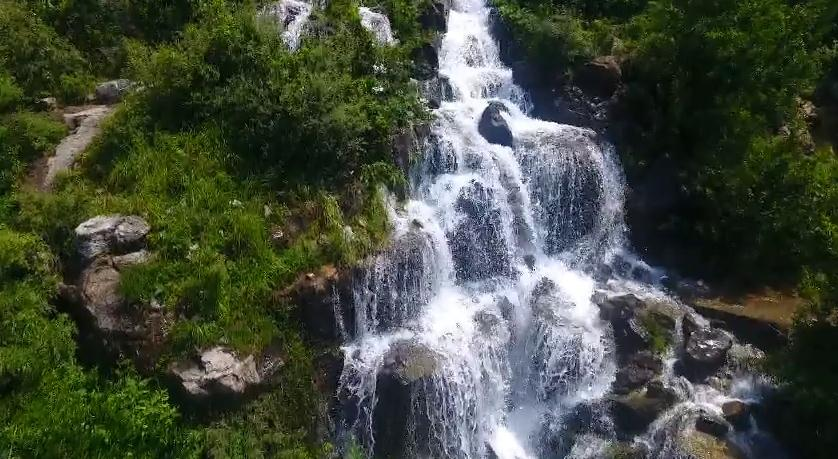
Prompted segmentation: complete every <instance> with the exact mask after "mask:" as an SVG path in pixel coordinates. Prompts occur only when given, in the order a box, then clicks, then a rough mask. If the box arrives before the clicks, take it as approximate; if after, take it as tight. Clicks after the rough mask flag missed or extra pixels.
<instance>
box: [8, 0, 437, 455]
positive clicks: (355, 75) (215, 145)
mask: <svg viewBox="0 0 838 459" xmlns="http://www.w3.org/2000/svg"><path fill="white" fill-rule="evenodd" d="M161 3H162V4H161ZM394 5H395V3H394ZM399 5H400V6H399V8H402V9H404V11H408V13H405V16H404V20H403V25H402V27H404V29H403V30H404V31H405V34H406V36H408V35H409V34H415V36H416V37H418V36H419V35H420V33H419V32H418V29H416V30H413V29H410V26H409V24H408V23H409V22H410V21H415V19H416V14H415V11H416V6H415V5H413V6H411V4H409V3H407V2H404V3H403V4H399ZM410 11H413V12H412V13H411V12H410ZM256 13H257V9H256V7H255V5H254V4H252V3H250V2H238V1H229V2H225V1H222V0H212V1H206V2H204V1H201V2H198V1H191V0H174V1H167V2H157V1H115V2H112V1H104V0H70V1H62V2H43V1H39V0H38V1H36V0H31V1H28V2H13V1H9V0H0V170H2V173H0V415H2V416H3V418H4V419H5V421H6V422H4V423H3V426H2V427H0V455H3V457H6V456H9V457H35V456H37V457H67V456H84V457H114V456H125V455H132V456H139V457H184V456H189V457H192V456H195V457H198V456H200V457H275V456H279V457H289V458H309V457H323V456H327V455H329V454H331V453H330V446H329V445H323V444H321V442H322V441H323V439H322V438H319V437H318V436H317V431H318V429H319V428H320V426H322V423H323V419H321V418H320V416H321V415H322V413H323V412H324V409H323V406H322V404H323V403H325V402H324V400H321V396H320V395H318V393H317V391H316V389H315V387H314V383H313V381H312V378H313V375H314V374H315V373H316V371H315V367H314V365H315V364H314V362H315V357H316V354H317V353H319V352H322V351H323V349H313V348H312V347H311V344H310V342H309V341H308V340H307V337H306V335H305V332H304V330H303V329H302V327H301V326H300V325H299V324H298V323H297V322H296V320H295V318H294V317H295V315H294V307H295V306H294V305H287V304H281V303H280V302H278V301H277V300H276V299H275V295H274V292H276V291H280V290H282V289H283V288H284V287H286V286H287V285H289V284H290V283H291V282H292V281H293V280H294V279H295V278H296V276H297V275H298V274H299V273H300V272H307V271H309V270H315V269H316V268H318V267H319V266H322V265H324V264H337V265H341V264H348V263H352V262H354V261H356V260H358V259H359V258H361V257H363V256H365V255H366V254H368V253H369V252H370V251H372V250H375V249H377V248H378V247H380V245H381V244H382V243H383V242H384V241H385V240H386V236H387V234H388V231H389V226H388V221H387V215H386V209H385V207H384V205H385V204H384V196H383V195H382V192H381V186H387V187H389V188H390V189H392V190H398V189H399V187H401V186H403V181H404V179H403V177H402V176H401V172H399V171H397V170H396V169H395V168H394V166H392V165H391V164H392V161H391V159H390V158H391V156H390V155H391V139H392V137H393V136H394V135H395V134H396V132H397V131H398V130H400V129H403V128H406V127H407V126H408V125H409V124H410V123H411V122H412V121H413V120H415V119H417V118H419V117H422V116H424V115H423V111H422V109H421V108H420V106H419V105H418V101H417V100H416V97H415V89H414V88H413V87H412V86H411V85H410V82H409V78H408V73H409V71H410V63H409V60H408V59H407V56H408V54H409V51H410V46H407V45H405V46H399V47H394V48H386V49H385V48H382V47H379V46H376V45H375V43H374V42H373V40H372V37H371V36H370V35H369V34H368V33H367V32H366V31H365V30H364V29H363V28H361V26H360V23H359V22H358V15H357V4H355V3H353V2H349V1H343V2H341V1H334V2H330V6H329V8H328V9H326V10H325V11H318V12H316V13H315V15H314V17H313V20H314V21H315V22H316V23H317V26H318V27H321V28H322V30H324V31H326V32H325V33H323V34H322V36H321V37H319V38H318V39H316V40H314V39H306V40H304V43H303V45H302V47H301V48H300V49H299V51H298V52H296V53H289V52H288V51H287V50H286V48H285V46H284V44H283V43H282V41H281V40H280V37H279V36H278V34H277V30H276V25H275V24H272V23H268V21H267V20H264V19H260V18H259V17H258V16H257V14H256ZM417 40H418V38H417ZM406 41H411V40H410V39H408V40H406ZM381 69H384V70H383V71H382V70H381ZM93 75H96V76H97V77H98V78H102V79H105V78H115V77H119V76H122V77H128V78H130V79H132V80H133V81H136V82H137V83H138V84H139V85H140V86H141V87H142V88H143V90H142V91H139V92H137V93H135V94H133V95H132V96H130V97H129V98H128V100H126V101H125V102H123V103H122V105H121V106H120V107H119V109H118V110H117V112H116V113H115V114H114V115H112V116H111V117H110V119H109V120H108V121H107V122H106V125H105V127H104V130H103V133H102V135H101V136H100V137H99V139H98V140H97V141H96V142H94V144H93V145H91V147H90V148H89V149H88V150H87V152H86V153H85V155H84V156H83V158H82V160H81V162H80V164H79V167H78V168H76V169H74V170H73V171H72V172H70V173H68V174H65V175H64V176H63V177H61V178H60V180H59V181H58V183H57V184H56V187H55V190H54V191H52V192H50V193H42V192H38V191H35V190H32V189H30V187H29V186H27V185H26V177H25V175H26V171H27V169H28V167H30V166H31V164H32V162H33V161H35V160H36V159H38V158H40V157H41V156H42V155H43V153H45V152H48V151H50V150H51V149H52V148H53V147H54V146H55V144H56V143H57V142H58V141H59V140H60V139H61V138H62V137H63V136H64V135H66V127H64V125H63V123H61V122H59V121H58V120H60V116H58V115H57V114H51V113H45V112H42V111H40V110H43V108H41V107H42V104H41V103H40V102H39V101H38V99H40V98H43V97H47V96H53V97H56V98H58V100H59V103H60V104H70V103H77V102H81V101H83V100H84V99H85V97H86V96H87V95H88V94H89V93H90V91H91V88H92V82H94V81H96V79H95V78H94V77H93ZM108 213H123V214H135V215H140V216H142V217H143V218H144V219H146V220H147V221H148V222H149V223H150V225H151V227H152V232H151V234H150V236H149V239H150V240H149V248H150V249H151V250H152V251H153V252H154V254H155V256H154V258H153V260H152V261H151V262H150V263H149V264H147V265H141V266H138V267H135V268H133V269H131V270H128V271H126V272H125V273H124V274H123V277H122V282H121V289H122V292H123V294H124V295H125V296H126V298H128V300H129V301H131V302H132V303H133V304H136V305H137V307H146V306H147V305H150V304H151V303H152V302H154V303H157V304H161V305H163V307H164V308H165V309H166V310H168V311H171V312H172V313H173V315H174V316H175V317H177V318H178V320H177V321H176V322H175V323H174V324H173V326H172V328H171V330H169V335H168V339H167V341H166V343H165V348H164V349H163V355H162V357H161V358H160V360H159V361H158V362H157V367H156V370H154V371H153V372H152V373H150V374H144V375H140V374H137V373H136V371H135V370H132V369H131V365H130V363H125V364H124V365H119V366H117V367H110V366H107V365H105V366H103V367H102V368H89V367H86V366H83V365H82V364H80V363H79V360H77V356H76V343H75V335H76V333H77V332H76V330H75V325H74V324H73V322H72V321H71V320H70V319H69V318H68V317H67V316H66V315H65V314H63V313H61V312H59V311H58V310H56V308H55V307H54V306H53V305H54V304H56V296H57V291H56V286H57V284H58V282H59V280H60V279H61V276H62V273H63V272H64V269H65V268H66V267H67V266H68V265H69V263H70V262H71V260H72V257H73V251H74V248H73V229H74V228H75V227H76V226H77V225H78V224H79V223H80V222H82V221H84V220H86V219H88V218H90V217H92V216H95V215H100V214H108ZM219 343H221V344H225V345H227V346H230V347H232V348H234V349H236V350H237V351H239V352H241V353H257V352H259V351H261V350H262V349H264V348H265V347H267V346H269V345H270V346H278V347H279V349H280V353H281V355H282V356H283V360H284V361H285V366H284V367H283V369H282V371H281V374H280V375H279V381H278V384H277V385H276V387H275V388H273V389H272V390H270V391H269V392H267V393H264V394H262V395H260V396H259V397H257V398H256V399H254V400H252V401H250V402H248V403H246V404H245V405H244V406H242V407H241V408H240V409H237V410H233V411H228V412H212V413H206V414H204V413H191V412H184V413H181V412H180V410H178V409H177V406H176V405H175V404H174V403H173V402H171V401H170V400H169V398H168V395H167V391H166V390H165V389H164V387H163V385H162V378H161V376H162V374H163V371H164V370H165V368H166V366H167V365H168V363H169V362H171V361H173V360H174V359H178V358H182V357H183V356H185V355H188V354H190V353H191V352H193V351H194V350H195V349H199V348H202V347H205V346H210V345H216V344H219ZM56 419H61V420H62V422H60V423H57V422H55V420H56Z"/></svg>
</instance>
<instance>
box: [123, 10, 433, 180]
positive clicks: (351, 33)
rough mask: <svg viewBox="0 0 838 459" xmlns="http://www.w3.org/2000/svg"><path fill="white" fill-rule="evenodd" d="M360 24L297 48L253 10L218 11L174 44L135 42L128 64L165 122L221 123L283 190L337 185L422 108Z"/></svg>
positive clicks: (378, 156)
mask: <svg viewBox="0 0 838 459" xmlns="http://www.w3.org/2000/svg"><path fill="white" fill-rule="evenodd" d="M361 30H362V29H361V28H360V24H358V23H357V22H353V23H350V24H349V25H342V26H340V27H336V30H335V32H334V35H333V36H329V37H326V38H324V39H321V40H316V41H308V42H306V44H304V46H303V48H302V49H300V50H299V51H298V52H297V53H294V54H291V53H288V52H287V51H286V50H285V47H284V45H283V44H282V43H281V40H280V38H279V37H278V36H277V34H276V33H275V30H274V29H272V28H271V29H266V28H264V27H261V26H260V24H259V22H258V21H256V19H254V13H253V11H252V10H246V9H245V10H243V11H239V12H235V13H234V12H230V11H229V10H226V9H224V8H216V9H211V10H208V11H205V12H204V15H203V16H202V20H201V22H200V26H198V25H191V26H189V27H187V28H186V30H185V32H184V36H183V39H182V40H181V41H180V42H178V44H177V45H172V46H169V45H167V46H163V47H161V48H160V49H159V50H157V51H155V52H150V51H149V50H143V49H136V48H135V49H134V50H133V52H132V56H133V57H132V60H131V62H132V68H133V69H134V75H135V78H136V79H137V80H139V81H141V82H142V83H143V84H144V86H145V87H146V88H147V90H146V91H145V92H144V93H143V96H144V97H145V103H147V104H148V106H149V107H151V115H152V116H153V117H154V118H156V119H159V120H161V122H162V123H164V124H163V125H164V126H166V127H167V128H169V129H182V128H186V129H188V128H189V127H194V126H197V125H200V124H203V123H206V122H211V123H214V124H216V125H218V126H219V127H220V128H221V129H222V131H223V133H224V135H225V137H227V138H229V139H230V144H231V147H232V148H233V150H234V151H235V152H236V155H237V157H238V159H239V160H240V161H241V163H240V164H241V165H242V166H244V167H251V168H255V169H256V170H259V171H264V170H266V169H268V170H269V171H270V172H272V173H273V175H274V176H275V183H276V185H278V186H280V187H282V188H288V187H292V186H293V185H294V184H295V183H309V184H311V183H320V184H338V183H345V182H346V181H348V180H349V179H351V177H352V176H353V175H355V176H357V174H358V173H360V169H361V167H362V166H363V165H364V164H369V163H373V162H378V161H389V159H390V158H389V144H390V138H391V135H392V134H393V133H394V132H395V129H396V128H398V127H401V126H405V125H406V123H408V122H409V121H410V120H411V119H413V118H415V117H416V116H417V115H416V114H417V113H418V110H419V109H418V106H417V105H416V100H415V95H414V92H412V90H411V89H410V87H409V85H408V79H407V75H406V72H405V70H404V69H405V68H406V65H405V63H403V62H401V61H399V60H398V59H397V58H395V57H394V56H392V55H390V54H389V52H387V51H382V50H381V49H379V48H377V47H375V46H374V45H373V44H372V42H371V40H370V38H369V37H368V36H367V34H366V33H363V32H361ZM377 65H380V66H383V68H386V69H387V73H386V74H383V75H380V74H377V73H376V71H375V70H374V68H375V67H376V66H377Z"/></svg>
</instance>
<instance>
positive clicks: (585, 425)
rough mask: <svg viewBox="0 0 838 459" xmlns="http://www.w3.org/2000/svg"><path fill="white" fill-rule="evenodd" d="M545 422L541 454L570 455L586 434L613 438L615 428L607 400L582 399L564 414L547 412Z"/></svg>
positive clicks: (553, 455)
mask: <svg viewBox="0 0 838 459" xmlns="http://www.w3.org/2000/svg"><path fill="white" fill-rule="evenodd" d="M545 421H546V422H545V423H544V425H543V427H542V432H541V433H540V435H539V436H540V437H541V438H540V439H539V440H540V441H539V442H538V444H539V445H540V446H541V449H542V451H541V454H539V455H538V456H539V457H567V456H568V455H569V454H570V452H571V450H572V449H573V446H574V445H575V444H576V443H577V442H578V441H584V440H582V439H583V438H585V436H586V435H597V436H602V437H609V436H611V435H612V434H613V430H614V429H613V425H612V422H611V419H610V417H609V415H608V406H607V404H606V403H603V402H581V403H579V404H577V405H575V406H573V407H570V408H569V409H567V410H561V414H560V415H554V414H549V415H547V416H546V419H545ZM556 427H558V428H556Z"/></svg>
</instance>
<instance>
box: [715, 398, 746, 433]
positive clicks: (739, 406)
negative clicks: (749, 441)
mask: <svg viewBox="0 0 838 459" xmlns="http://www.w3.org/2000/svg"><path fill="white" fill-rule="evenodd" d="M722 416H724V418H725V420H726V421H727V422H729V423H730V424H731V425H732V426H733V427H734V428H736V430H746V429H747V428H748V425H749V424H750V419H751V407H750V406H749V405H748V404H747V403H745V402H743V401H741V400H731V401H729V402H725V403H724V404H722Z"/></svg>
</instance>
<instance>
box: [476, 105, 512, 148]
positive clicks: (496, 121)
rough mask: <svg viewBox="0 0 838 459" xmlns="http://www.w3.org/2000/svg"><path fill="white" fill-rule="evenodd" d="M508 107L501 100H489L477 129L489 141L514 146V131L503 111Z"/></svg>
mask: <svg viewBox="0 0 838 459" xmlns="http://www.w3.org/2000/svg"><path fill="white" fill-rule="evenodd" d="M506 111H507V109H506V107H505V106H504V105H503V104H502V103H500V102H495V101H493V102H489V105H488V106H487V107H486V109H485V110H483V114H482V115H481V116H480V122H479V124H478V125H477V130H478V132H480V135H482V136H483V137H484V138H485V139H486V140H487V141H488V142H489V143H494V144H498V145H504V146H507V147H512V140H513V139H512V131H510V130H509V125H508V124H507V123H506V120H505V119H504V118H503V116H502V115H501V113H503V112H506Z"/></svg>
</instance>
